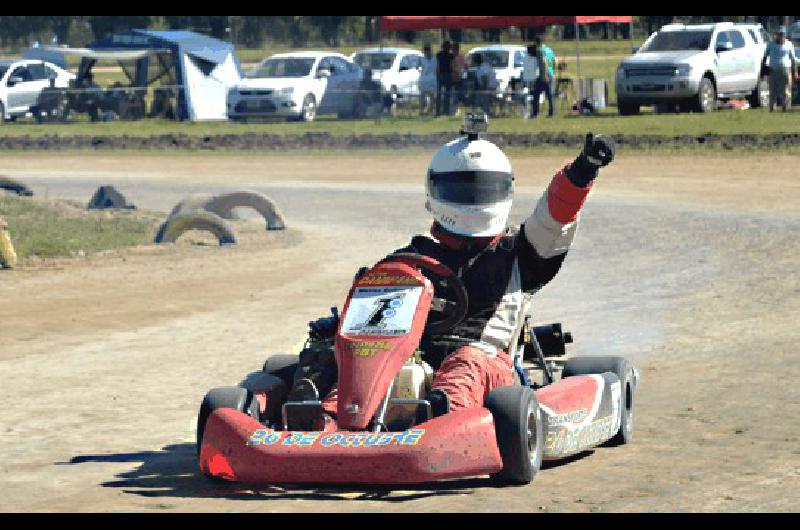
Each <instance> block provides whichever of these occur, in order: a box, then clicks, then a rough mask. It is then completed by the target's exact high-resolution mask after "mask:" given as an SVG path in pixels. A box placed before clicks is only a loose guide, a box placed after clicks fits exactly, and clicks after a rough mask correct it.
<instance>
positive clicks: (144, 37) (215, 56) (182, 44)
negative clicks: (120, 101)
mask: <svg viewBox="0 0 800 530" xmlns="http://www.w3.org/2000/svg"><path fill="white" fill-rule="evenodd" d="M74 50H76V52H77V54H78V55H81V56H82V57H83V60H82V62H81V67H80V70H79V77H80V75H81V73H82V72H85V71H87V70H88V69H89V68H91V65H92V64H94V62H96V61H97V60H99V59H111V60H118V61H120V62H121V61H123V60H127V61H135V62H136V69H135V70H136V71H135V72H129V71H128V69H127V68H126V66H123V70H125V73H126V74H127V75H128V77H130V78H132V80H133V81H134V84H135V85H136V86H140V87H144V86H147V85H148V84H150V83H152V82H154V81H156V80H158V79H159V78H162V77H164V76H166V77H167V78H169V79H170V80H171V81H172V82H173V83H175V84H176V85H177V86H178V87H179V90H178V101H177V103H178V115H179V117H180V118H181V119H188V120H192V121H195V120H217V119H219V120H224V119H227V109H226V98H227V93H228V89H229V88H230V87H231V86H233V85H234V84H235V83H237V82H238V81H239V80H240V79H241V77H242V66H241V63H240V62H239V58H238V56H237V55H236V49H235V48H234V47H233V45H232V44H231V43H229V42H225V41H222V40H219V39H214V38H212V37H207V36H205V35H201V34H199V33H194V32H192V31H150V30H141V29H134V30H131V31H130V32H128V33H122V34H117V35H111V36H109V37H106V38H104V39H101V40H98V41H96V42H94V43H92V44H90V45H89V46H88V48H87V49H74ZM123 56H124V58H123ZM151 61H152V62H155V61H157V62H158V65H157V66H158V67H159V68H157V73H156V75H154V76H151V75H149V73H148V70H149V69H150V68H149V67H150V66H151V65H150V63H151Z"/></svg>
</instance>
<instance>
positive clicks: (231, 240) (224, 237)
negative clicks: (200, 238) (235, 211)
mask: <svg viewBox="0 0 800 530" xmlns="http://www.w3.org/2000/svg"><path fill="white" fill-rule="evenodd" d="M187 230H206V231H208V232H211V233H212V234H214V236H216V238H217V240H218V241H219V244H220V245H232V244H236V236H235V235H234V233H233V230H232V229H231V227H230V226H229V225H228V223H227V222H226V221H225V220H224V219H222V218H221V217H220V216H218V215H216V214H213V213H211V212H205V211H194V212H189V213H185V214H179V215H176V216H173V217H168V218H167V220H166V221H164V224H162V225H161V227H160V228H159V229H158V233H157V234H156V237H155V242H156V243H174V242H175V241H176V240H177V239H178V238H179V237H180V236H181V234H183V233H184V232H186V231H187Z"/></svg>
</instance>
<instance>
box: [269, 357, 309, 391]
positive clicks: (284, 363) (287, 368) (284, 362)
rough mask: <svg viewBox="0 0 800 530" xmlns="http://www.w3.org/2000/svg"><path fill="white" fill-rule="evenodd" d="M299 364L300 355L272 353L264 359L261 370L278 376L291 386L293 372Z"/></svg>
mask: <svg viewBox="0 0 800 530" xmlns="http://www.w3.org/2000/svg"><path fill="white" fill-rule="evenodd" d="M299 364H300V356H299V355H296V354H283V355H273V356H271V357H268V358H267V360H266V361H264V368H263V371H264V372H266V373H268V374H272V375H274V376H276V377H280V378H281V379H282V380H283V381H284V382H285V383H286V385H287V386H288V387H289V388H291V387H292V383H293V382H294V374H295V372H296V371H297V366H298V365H299Z"/></svg>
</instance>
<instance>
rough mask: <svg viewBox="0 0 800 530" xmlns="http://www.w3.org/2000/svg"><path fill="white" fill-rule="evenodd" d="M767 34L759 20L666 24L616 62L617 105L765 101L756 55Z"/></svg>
mask: <svg viewBox="0 0 800 530" xmlns="http://www.w3.org/2000/svg"><path fill="white" fill-rule="evenodd" d="M767 39H768V35H767V34H766V32H765V31H764V29H763V28H762V27H761V25H760V24H734V23H731V22H720V23H717V24H700V25H684V24H669V25H667V26H664V27H663V28H661V29H660V30H659V31H657V32H655V33H653V34H652V35H651V36H650V37H649V38H648V39H647V41H645V43H644V45H642V47H641V48H639V50H638V51H637V52H636V53H635V54H634V55H632V56H631V57H628V58H626V59H625V60H623V61H622V64H620V65H619V68H618V69H617V75H616V83H615V84H616V89H617V107H618V109H619V113H620V114H623V115H627V114H636V113H638V112H639V108H640V106H641V105H673V106H675V107H677V109H678V110H682V111H685V110H694V111H696V112H707V111H710V110H713V109H714V108H715V107H716V103H717V100H718V99H730V98H735V97H746V98H747V99H748V100H749V102H750V105H752V106H754V107H758V106H764V105H766V104H767V103H768V101H769V85H768V82H767V77H766V74H765V72H763V71H762V68H761V61H762V59H763V57H764V51H765V49H766V42H767Z"/></svg>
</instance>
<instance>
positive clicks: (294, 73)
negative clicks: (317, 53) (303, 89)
mask: <svg viewBox="0 0 800 530" xmlns="http://www.w3.org/2000/svg"><path fill="white" fill-rule="evenodd" d="M313 66H314V58H313V57H282V58H279V59H277V58H276V59H267V60H266V61H264V62H262V63H261V64H259V65H258V66H256V67H255V68H254V69H253V71H252V72H250V74H249V75H248V76H247V77H250V78H259V77H305V76H307V75H308V74H310V73H311V68H312V67H313Z"/></svg>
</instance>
